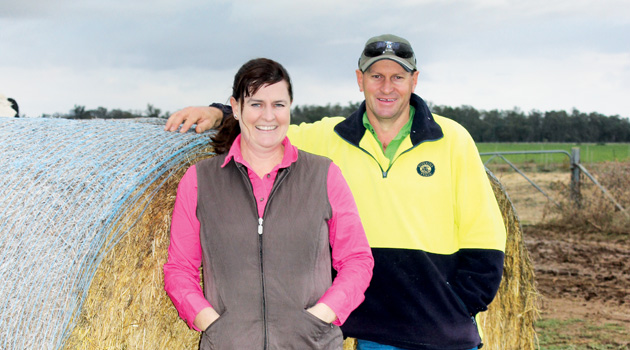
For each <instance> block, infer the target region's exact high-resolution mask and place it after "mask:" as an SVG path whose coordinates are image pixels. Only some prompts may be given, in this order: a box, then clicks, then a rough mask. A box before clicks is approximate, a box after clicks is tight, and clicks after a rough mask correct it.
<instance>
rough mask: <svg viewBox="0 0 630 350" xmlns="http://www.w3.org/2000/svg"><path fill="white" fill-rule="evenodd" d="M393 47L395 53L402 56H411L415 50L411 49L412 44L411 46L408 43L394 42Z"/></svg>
mask: <svg viewBox="0 0 630 350" xmlns="http://www.w3.org/2000/svg"><path fill="white" fill-rule="evenodd" d="M392 49H393V50H394V53H395V54H396V56H398V57H400V58H411V57H413V50H412V49H411V46H409V45H407V44H403V43H394V44H393V45H392Z"/></svg>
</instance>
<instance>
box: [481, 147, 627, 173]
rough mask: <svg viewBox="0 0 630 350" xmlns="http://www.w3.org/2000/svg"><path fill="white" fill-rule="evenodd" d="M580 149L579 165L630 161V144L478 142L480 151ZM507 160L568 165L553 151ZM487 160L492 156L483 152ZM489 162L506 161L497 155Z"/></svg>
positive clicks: (545, 164)
mask: <svg viewBox="0 0 630 350" xmlns="http://www.w3.org/2000/svg"><path fill="white" fill-rule="evenodd" d="M574 147H578V148H580V159H581V163H582V164H592V163H602V162H608V161H622V162H623V161H629V160H630V143H607V144H594V143H581V144H576V143H477V148H478V149H479V153H486V152H512V151H552V150H553V151H566V152H568V153H569V154H571V149H572V148H574ZM505 157H506V158H507V159H508V160H509V161H510V162H512V163H515V164H532V165H536V166H538V167H545V166H550V165H553V164H555V165H556V166H557V165H558V164H566V165H567V166H568V165H569V157H568V156H567V155H566V154H562V153H553V154H548V153H545V154H523V155H506V156H505ZM481 158H482V160H483V161H484V162H486V161H487V160H489V159H490V158H491V156H484V155H482V157H481ZM491 163H505V162H503V160H501V159H499V158H496V157H495V158H494V159H492V160H491Z"/></svg>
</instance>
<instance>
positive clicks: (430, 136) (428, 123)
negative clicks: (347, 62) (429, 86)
mask: <svg viewBox="0 0 630 350" xmlns="http://www.w3.org/2000/svg"><path fill="white" fill-rule="evenodd" d="M409 102H410V104H411V105H412V106H413V107H414V108H415V109H416V112H415V114H414V116H413V122H412V123H411V132H410V134H409V137H410V138H411V143H412V144H413V145H414V146H416V145H417V144H419V143H421V142H424V141H435V140H439V139H441V138H442V137H444V134H443V133H442V128H441V127H440V126H439V125H438V123H436V122H435V119H433V115H432V114H431V111H430V110H429V106H427V104H426V103H425V102H424V100H422V98H420V96H418V95H416V94H411V100H410V101H409ZM364 113H365V101H363V103H361V106H359V109H358V110H356V111H355V112H354V113H352V114H351V115H350V116H349V117H348V118H346V120H344V121H342V122H341V123H339V124H337V125H336V126H335V132H336V133H337V134H338V135H339V136H341V137H342V138H343V139H345V140H346V141H348V142H350V143H351V144H353V145H355V146H358V145H359V142H361V139H362V138H363V135H365V126H364V125H363V114H364Z"/></svg>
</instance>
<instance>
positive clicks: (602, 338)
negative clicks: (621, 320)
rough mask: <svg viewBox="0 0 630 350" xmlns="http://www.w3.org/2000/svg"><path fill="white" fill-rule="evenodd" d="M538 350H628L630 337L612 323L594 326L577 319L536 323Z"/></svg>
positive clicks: (542, 320) (620, 327) (549, 320)
mask: <svg viewBox="0 0 630 350" xmlns="http://www.w3.org/2000/svg"><path fill="white" fill-rule="evenodd" d="M536 331H537V333H538V341H539V343H540V350H613V349H614V350H628V349H629V347H628V344H629V342H630V336H628V334H627V332H626V330H625V329H624V327H622V326H620V325H618V324H615V323H606V324H603V325H596V324H593V323H592V322H589V321H586V320H581V319H568V320H558V319H541V320H539V321H537V322H536Z"/></svg>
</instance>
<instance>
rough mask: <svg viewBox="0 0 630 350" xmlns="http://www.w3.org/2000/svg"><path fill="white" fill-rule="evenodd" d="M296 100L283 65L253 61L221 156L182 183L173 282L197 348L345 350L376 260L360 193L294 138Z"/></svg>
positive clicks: (220, 143) (168, 269)
mask: <svg viewBox="0 0 630 350" xmlns="http://www.w3.org/2000/svg"><path fill="white" fill-rule="evenodd" d="M292 101H293V93H292V88H291V80H290V78H289V75H288V73H287V72H286V70H285V69H284V68H283V67H282V66H281V65H280V64H278V63H277V62H274V61H272V60H268V59H263V58H261V59H255V60H251V61H249V62H247V63H245V64H244V65H243V66H242V67H241V68H240V70H239V71H238V73H237V74H236V76H235V78H234V85H233V87H232V97H231V98H230V103H231V105H232V110H233V111H234V115H233V118H228V119H226V121H225V122H224V125H223V126H222V128H221V129H220V130H219V132H218V133H217V135H216V136H214V137H213V140H212V145H213V146H214V149H215V152H216V153H217V156H216V157H213V158H210V159H206V160H203V161H201V162H199V163H197V164H196V165H194V166H192V167H191V168H190V169H189V170H188V171H187V172H186V174H185V175H184V177H183V178H182V180H181V182H180V184H179V187H178V190H177V199H176V202H175V207H174V210H173V220H172V223H171V243H170V246H169V250H168V255H169V257H168V262H167V263H166V264H165V265H164V280H165V289H166V291H167V293H168V295H169V296H170V298H171V300H172V301H173V304H174V305H175V307H176V308H177V310H178V312H179V314H180V316H181V317H182V318H183V319H184V320H186V321H187V322H188V324H189V326H190V327H192V328H194V329H196V330H198V331H202V330H203V334H202V338H201V344H200V348H201V349H221V350H229V349H239V350H240V349H341V347H342V342H343V339H342V335H341V331H340V329H339V327H338V326H340V325H341V324H342V323H343V322H344V321H345V320H346V318H347V317H348V315H349V314H350V312H351V311H352V310H354V309H355V308H356V307H357V306H358V305H359V304H360V303H361V302H362V301H363V298H364V295H363V293H364V292H365V289H366V288H367V286H368V284H369V280H370V278H371V276H372V267H373V264H374V262H373V259H372V255H371V251H370V248H369V246H368V243H367V239H366V237H365V233H364V231H363V226H362V225H361V222H360V220H359V215H358V212H357V209H356V205H355V203H354V199H353V197H352V195H351V192H350V189H349V188H348V186H347V184H346V182H345V180H344V179H343V177H342V175H341V172H340V170H339V168H338V167H337V166H336V165H334V164H333V163H332V162H331V161H330V160H329V159H327V158H324V157H320V156H315V155H312V154H309V153H306V152H303V151H299V150H297V148H295V147H294V146H292V145H291V143H290V142H289V139H288V138H287V137H286V132H287V129H288V128H289V122H290V109H291V103H292ZM202 264H203V277H204V287H203V289H204V290H203V292H202V291H201V287H200V285H199V267H200V266H201V265H202ZM331 264H332V267H334V268H335V270H337V275H336V277H335V279H334V282H332V277H331V274H332V273H331Z"/></svg>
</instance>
